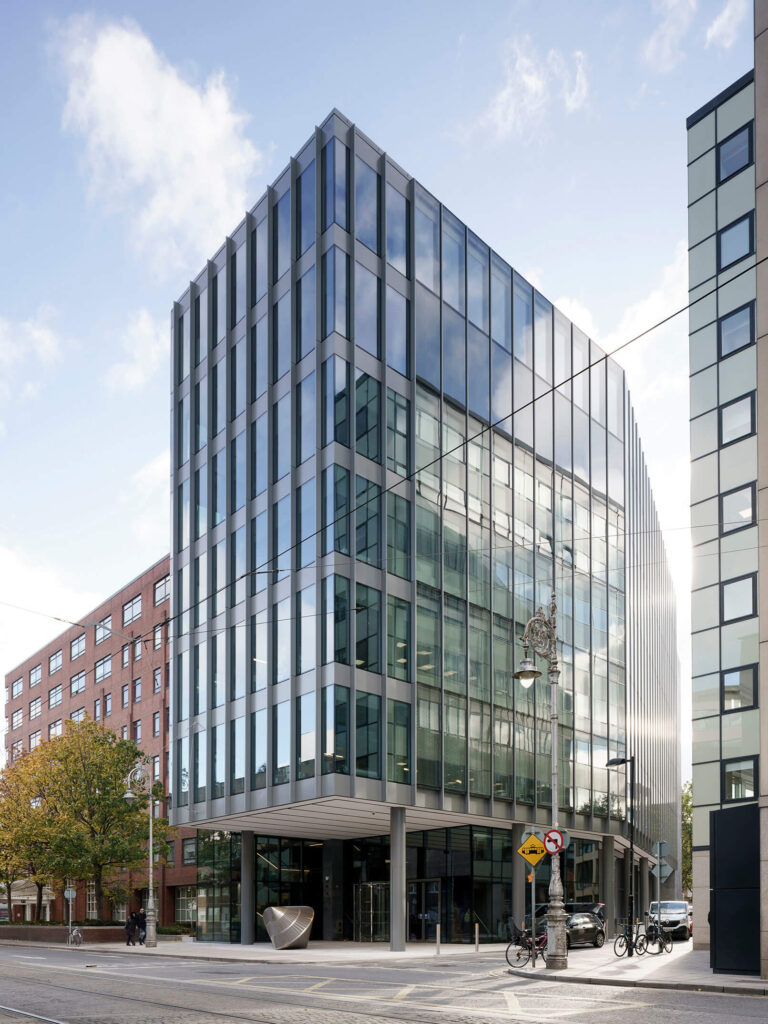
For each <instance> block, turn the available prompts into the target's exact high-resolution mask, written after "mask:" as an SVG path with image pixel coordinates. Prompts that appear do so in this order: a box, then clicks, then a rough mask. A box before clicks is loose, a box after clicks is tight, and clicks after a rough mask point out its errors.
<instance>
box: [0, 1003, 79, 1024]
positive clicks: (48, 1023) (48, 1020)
mask: <svg viewBox="0 0 768 1024" xmlns="http://www.w3.org/2000/svg"><path fill="white" fill-rule="evenodd" d="M0 1010H7V1011H8V1013H18V1014H20V1015H21V1016H22V1017H32V1019H33V1020H42V1021H44V1022H45V1024H67V1022H66V1021H61V1020H57V1019H56V1018H55V1017H41V1016H40V1014H39V1013H30V1012H29V1010H17V1009H16V1007H15V1006H0Z"/></svg>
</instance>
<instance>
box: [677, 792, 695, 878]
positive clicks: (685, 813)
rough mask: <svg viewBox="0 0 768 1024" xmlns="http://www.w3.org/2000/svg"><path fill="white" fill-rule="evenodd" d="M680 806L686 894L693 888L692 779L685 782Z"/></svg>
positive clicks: (683, 876)
mask: <svg viewBox="0 0 768 1024" xmlns="http://www.w3.org/2000/svg"><path fill="white" fill-rule="evenodd" d="M680 806H681V810H682V846H683V863H682V871H681V875H680V878H681V881H682V886H683V895H685V894H686V893H688V894H690V892H691V891H692V888H693V860H692V857H693V854H692V849H693V783H692V782H690V781H689V782H686V783H684V784H683V793H682V797H681V800H680Z"/></svg>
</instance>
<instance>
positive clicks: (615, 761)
mask: <svg viewBox="0 0 768 1024" xmlns="http://www.w3.org/2000/svg"><path fill="white" fill-rule="evenodd" d="M622 764H628V765H629V893H628V894H627V924H628V925H629V938H630V940H631V938H632V936H633V934H634V926H635V755H634V754H630V756H629V757H612V758H611V759H610V760H609V761H606V762H605V766H606V768H618V766H619V765H622ZM634 952H635V951H634V948H633V943H632V942H631V941H629V942H627V956H628V957H630V956H633V954H634Z"/></svg>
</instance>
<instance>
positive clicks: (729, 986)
mask: <svg viewBox="0 0 768 1024" xmlns="http://www.w3.org/2000/svg"><path fill="white" fill-rule="evenodd" d="M0 945H3V946H18V947H22V946H24V947H37V948H45V949H57V950H71V951H72V952H76V951H77V950H78V949H79V950H80V952H83V951H87V952H88V953H94V954H98V953H109V954H111V955H115V954H123V955H125V956H132V957H170V958H176V959H182V960H188V961H189V960H199V961H201V962H206V961H212V962H219V963H242V964H246V963H249V964H280V965H283V964H284V965H301V966H306V965H316V964H323V965H325V966H328V965H330V964H335V965H341V966H352V965H354V964H365V965H374V964H377V965H380V964H393V963H395V962H398V961H399V962H401V963H402V962H403V961H405V962H410V963H415V962H417V961H423V962H428V961H432V962H434V961H435V959H436V957H437V955H438V954H436V951H435V946H434V944H425V943H421V942H418V943H409V944H408V945H407V946H406V948H405V951H404V952H400V953H392V952H390V949H389V946H388V945H387V944H386V943H384V942H374V943H370V942H362V943H358V942H312V943H310V945H309V946H308V947H307V949H273V948H272V946H271V945H270V944H269V943H267V942H259V943H255V944H254V945H252V946H239V945H229V944H228V943H224V942H181V941H180V940H174V939H170V938H168V939H164V938H161V939H160V941H159V942H158V945H157V946H156V948H154V949H147V948H146V946H135V947H133V946H130V947H126V945H125V944H124V943H122V942H120V943H116V942H103V943H101V942H100V943H89V944H88V945H86V946H79V947H73V946H63V945H61V944H54V943H43V942H20V941H15V940H12V939H4V940H0ZM506 948H507V947H506V943H490V944H487V945H481V946H480V951H479V953H475V948H474V946H473V945H469V944H462V943H445V944H443V945H441V947H440V953H439V957H440V959H442V958H444V957H449V958H458V957H462V958H463V959H465V960H471V958H473V957H480V958H483V959H488V958H492V959H493V960H495V961H496V963H497V964H498V965H499V967H500V968H502V969H506V968H507V964H506V960H505V959H504V953H505V951H506ZM509 974H510V975H511V976H512V977H514V978H526V979H528V980H533V979H535V980H536V981H537V982H538V981H552V982H558V981H559V982H563V981H564V982H566V983H569V984H585V985H618V986H624V987H629V988H664V989H684V990H689V991H694V992H725V993H729V994H740V995H758V996H766V995H768V980H766V979H762V978H756V977H750V976H744V975H734V974H713V973H712V971H711V970H710V969H709V951H708V950H694V949H693V946H692V943H689V942H676V943H675V944H674V945H673V947H672V952H671V953H662V954H661V955H659V956H653V955H650V954H648V953H646V954H645V956H634V957H632V958H631V959H628V958H627V957H626V956H624V957H617V956H616V955H615V954H614V952H613V943H612V942H607V943H606V944H605V946H603V948H602V949H592V948H591V947H583V948H582V947H579V948H577V949H572V950H570V951H569V954H568V968H567V970H565V971H549V970H547V968H546V967H545V966H544V965H543V964H542V963H537V965H536V967H535V968H532V967H525V968H523V969H522V970H510V971H509Z"/></svg>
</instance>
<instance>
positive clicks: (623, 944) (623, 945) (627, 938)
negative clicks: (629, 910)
mask: <svg viewBox="0 0 768 1024" xmlns="http://www.w3.org/2000/svg"><path fill="white" fill-rule="evenodd" d="M630 948H631V949H632V951H633V952H634V953H637V955H638V956H642V955H643V953H644V952H645V935H643V934H642V933H641V932H640V930H639V929H638V930H637V931H635V930H634V929H633V928H632V927H631V925H626V924H625V925H624V928H623V929H622V930H621V931H620V932H619V934H618V935H617V936H616V939H615V941H614V943H613V952H614V953H615V954H616V956H624V954H625V953H626V952H627V950H628V949H630Z"/></svg>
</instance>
